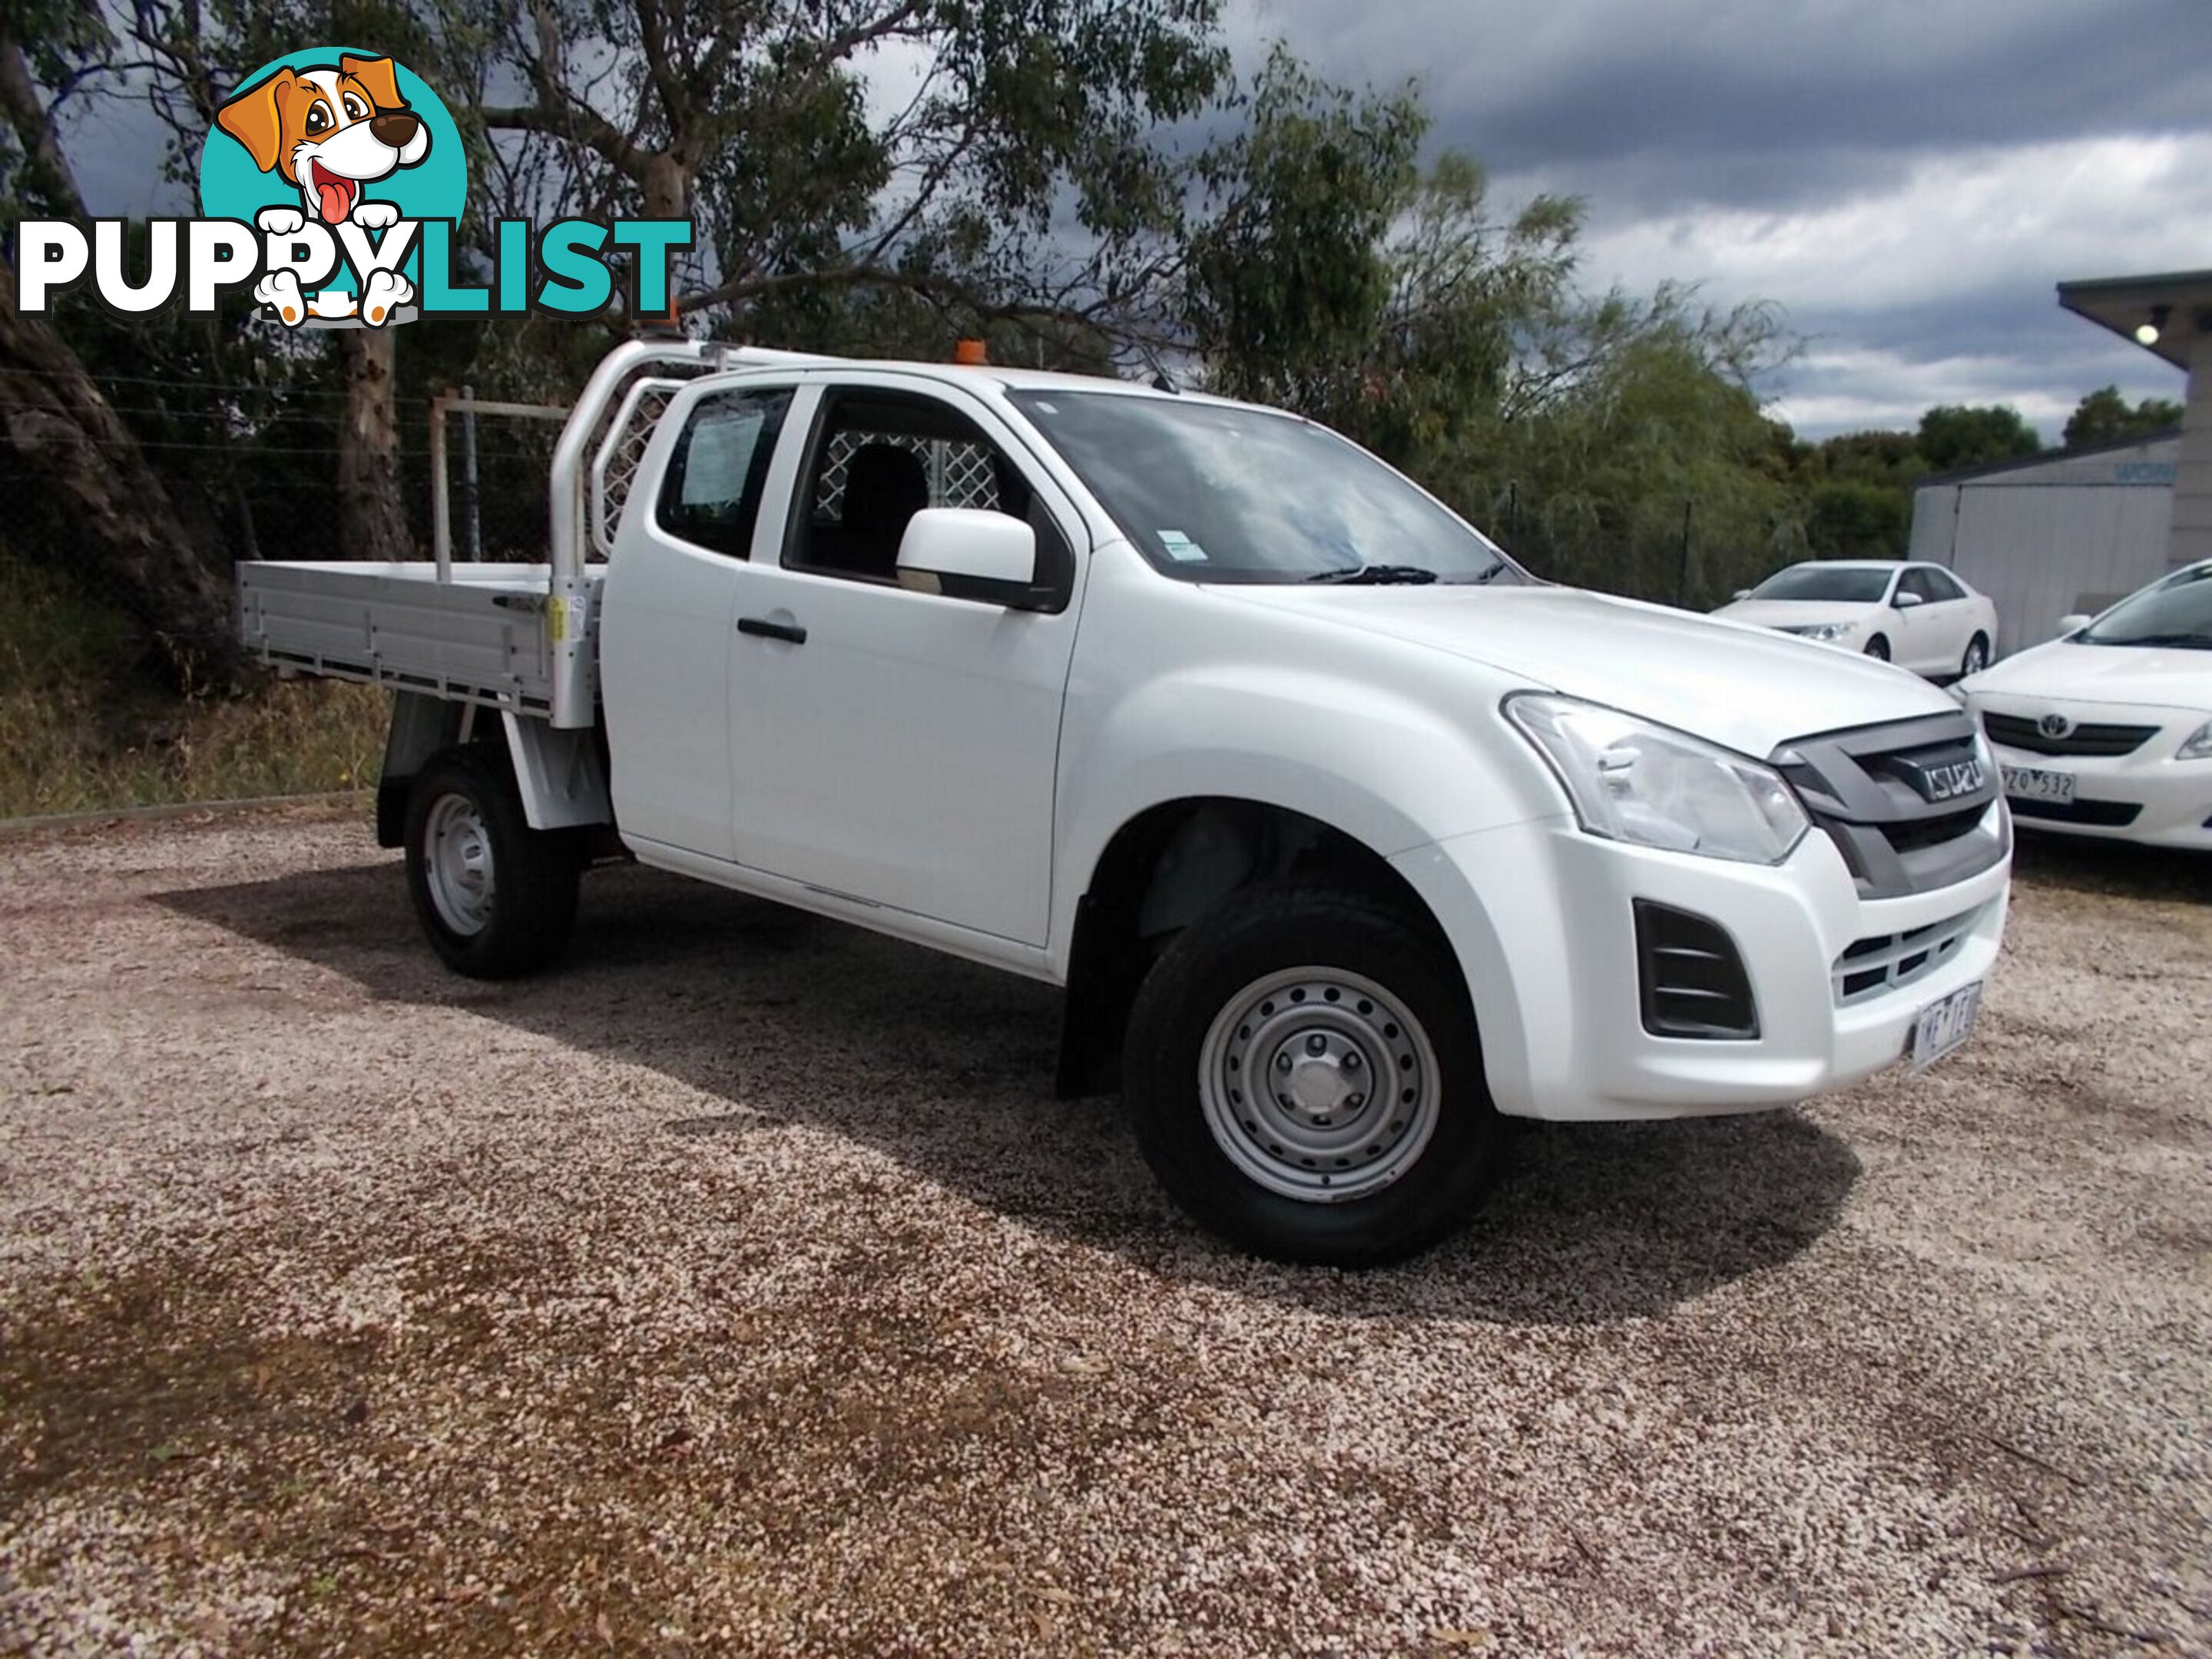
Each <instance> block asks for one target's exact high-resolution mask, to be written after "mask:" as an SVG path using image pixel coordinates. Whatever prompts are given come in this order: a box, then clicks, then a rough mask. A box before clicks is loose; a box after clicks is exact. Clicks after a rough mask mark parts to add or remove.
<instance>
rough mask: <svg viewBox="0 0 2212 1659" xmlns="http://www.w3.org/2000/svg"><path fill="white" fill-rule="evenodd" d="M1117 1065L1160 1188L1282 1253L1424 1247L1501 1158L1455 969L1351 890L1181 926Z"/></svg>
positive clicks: (1395, 917)
mask: <svg viewBox="0 0 2212 1659" xmlns="http://www.w3.org/2000/svg"><path fill="white" fill-rule="evenodd" d="M1123 1075H1124V1077H1125V1078H1126V1079H1127V1085H1126V1086H1125V1089H1124V1096H1125V1098H1126V1100H1127V1105H1128V1108H1129V1110H1130V1115H1131V1118H1132V1120H1133V1125H1134V1127H1135V1130H1136V1135H1137V1142H1138V1145H1139V1147H1140V1148H1141V1149H1142V1151H1143V1152H1144V1154H1145V1158H1146V1162H1147V1163H1149V1164H1151V1165H1152V1170H1153V1173H1154V1174H1155V1175H1156V1176H1158V1178H1159V1180H1160V1182H1161V1184H1162V1185H1163V1186H1164V1187H1165V1188H1167V1190H1168V1192H1169V1194H1170V1196H1172V1197H1173V1198H1174V1199H1175V1200H1176V1202H1177V1203H1178V1204H1179V1205H1181V1206H1182V1208H1183V1210H1184V1211H1185V1212H1187V1213H1188V1214H1189V1216H1190V1217H1191V1218H1192V1219H1194V1220H1195V1221H1196V1222H1198V1223H1199V1225H1201V1226H1203V1227H1206V1229H1208V1230H1209V1231H1213V1232H1216V1233H1218V1234H1220V1235H1221V1236H1223V1237H1225V1238H1228V1239H1230V1240H1231V1241H1232V1242H1233V1243H1237V1244H1240V1245H1242V1246H1243V1247H1244V1248H1246V1249H1251V1250H1254V1251H1256V1252H1257V1253H1259V1254H1261V1255H1267V1256H1272V1257H1273V1258H1275V1259H1276V1260H1278V1261H1298V1262H1313V1263H1320V1264H1324V1265H1328V1266H1332V1267H1373V1266H1378V1265H1381V1264H1383V1263H1385V1262H1389V1261H1399V1260H1401V1259H1403V1258H1404V1257H1407V1256H1409V1255H1414V1254H1415V1253H1417V1252H1419V1251H1420V1250H1423V1249H1426V1248H1428V1247H1429V1246H1430V1245H1431V1244H1433V1243H1436V1242H1437V1240H1438V1239H1440V1238H1442V1237H1443V1236H1444V1235H1445V1234H1447V1233H1449V1232H1450V1231H1453V1230H1454V1229H1455V1228H1456V1227H1458V1226H1459V1225H1461V1224H1462V1222H1463V1221H1465V1220H1466V1218H1467V1217H1468V1214H1469V1213H1470V1212H1472V1211H1473V1210H1474V1206H1475V1205H1476V1203H1477V1202H1478V1201H1479V1200H1480V1197H1481V1194H1482V1192H1483V1189H1484V1188H1485V1186H1486V1184H1487V1182H1488V1181H1489V1179H1490V1177H1491V1176H1492V1174H1493V1173H1494V1171H1495V1169H1496V1166H1497V1164H1498V1159H1499V1157H1500V1152H1501V1146H1500V1141H1501V1135H1500V1126H1499V1122H1498V1116H1497V1114H1496V1112H1495V1110H1494V1109H1493V1108H1492V1104H1491V1101H1490V1094H1489V1090H1488V1088H1487V1086H1486V1084H1485V1081H1484V1078H1483V1071H1482V1057H1481V1051H1480V1045H1479V1043H1478V1042H1477V1040H1476V1035H1475V1027H1474V1012H1473V1010H1472V1009H1471V1008H1470V1007H1469V1006H1468V1000H1467V993H1466V990H1465V987H1464V986H1463V984H1462V981H1461V978H1460V975H1459V972H1458V969H1457V968H1456V966H1455V964H1454V963H1453V962H1452V961H1451V958H1450V956H1449V952H1448V951H1445V950H1444V949H1443V946H1442V945H1441V944H1440V943H1439V942H1438V941H1437V940H1436V939H1434V938H1433V936H1432V935H1431V933H1428V932H1427V931H1426V930H1425V929H1424V928H1422V927H1418V926H1416V925H1414V924H1413V923H1412V922H1411V921H1408V920H1407V918H1406V917H1405V916H1404V915H1402V914H1401V913H1400V912H1399V911H1398V910H1397V909H1395V908H1393V907H1392V906H1391V905H1389V903H1387V902H1383V901H1382V900H1379V899H1376V898H1373V897H1370V896H1367V895H1365V894H1362V893H1358V892H1352V891H1348V890H1340V889H1334V888H1326V887H1316V886H1313V885H1310V884H1302V883H1299V884H1292V883H1285V884H1268V885H1263V886H1260V887H1255V888H1253V889H1250V890H1247V891H1246V892H1244V893H1242V894H1239V895H1237V896H1235V897H1233V898H1231V900H1230V901H1228V902H1227V903H1225V905H1224V906H1223V907H1222V908H1221V909H1220V910H1218V911H1217V912H1216V913H1215V914H1213V915H1210V916H1207V917H1206V918H1204V919H1202V920H1201V921H1198V922H1197V923H1195V924H1194V925H1193V926H1192V927H1189V928H1188V930H1186V931H1185V932H1184V933H1183V934H1182V936H1181V937H1180V938H1179V939H1176V942H1175V943H1174V944H1173V945H1171V946H1170V947H1169V949H1168V951H1167V952H1166V953H1165V954H1164V956H1163V957H1161V958H1160V961H1159V963H1158V965H1157V966H1155V967H1154V969H1152V973H1151V974H1150V975H1148V976H1147V977H1146V981H1145V982H1144V985H1143V986H1142V987H1141V988H1140V989H1139V992H1138V995H1137V1000H1136V1006H1135V1007H1134V1008H1133V1010H1132V1012H1131V1014H1130V1019H1129V1031H1128V1038H1127V1051H1126V1054H1125V1056H1124V1060H1123Z"/></svg>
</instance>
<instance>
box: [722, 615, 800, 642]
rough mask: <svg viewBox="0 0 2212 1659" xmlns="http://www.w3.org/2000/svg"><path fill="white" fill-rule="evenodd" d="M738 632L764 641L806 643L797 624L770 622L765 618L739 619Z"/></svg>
mask: <svg viewBox="0 0 2212 1659" xmlns="http://www.w3.org/2000/svg"><path fill="white" fill-rule="evenodd" d="M738 633H740V634H757V635H759V636H760V637H761V638H762V639H764V640H787V641H790V642H791V643H792V644H793V645H804V644H805V643H806V630H805V629H803V628H801V627H800V626H799V624H798V623H780V622H770V621H769V619H768V618H767V617H738Z"/></svg>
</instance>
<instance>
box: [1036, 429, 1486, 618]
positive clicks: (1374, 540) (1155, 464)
mask: <svg viewBox="0 0 2212 1659" xmlns="http://www.w3.org/2000/svg"><path fill="white" fill-rule="evenodd" d="M1012 398H1013V401H1014V402H1015V403H1016V404H1018V405H1019V406H1020V408H1021V409H1022V410H1023V411H1024V413H1025V414H1026V415H1028V416H1029V417H1030V420H1031V421H1032V422H1035V423H1036V426H1037V428H1038V429H1039V430H1041V431H1042V433H1043V434H1044V435H1045V437H1046V438H1047V439H1048V440H1049V441H1051V443H1052V445H1053V447H1054V448H1056V449H1058V450H1059V451H1060V453H1061V454H1062V455H1063V456H1065V457H1066V459H1067V463H1068V465H1071V466H1073V468H1074V469H1075V471H1076V472H1077V474H1078V475H1079V477H1081V478H1082V479H1083V482H1084V483H1085V484H1087V485H1089V486H1090V489H1091V493H1092V494H1093V495H1097V498H1098V500H1099V502H1100V504H1101V505H1102V506H1103V507H1105V509H1106V510H1107V511H1108V512H1109V513H1112V514H1113V515H1114V520H1115V523H1116V524H1118V525H1119V526H1121V530H1122V532H1123V533H1124V534H1126V535H1127V537H1128V538H1129V539H1130V541H1131V542H1133V543H1134V544H1135V545H1136V547H1137V548H1138V550H1139V551H1140V552H1142V553H1143V555H1144V556H1145V557H1146V558H1147V559H1149V560H1150V561H1151V562H1152V563H1153V564H1154V565H1155V566H1157V567H1158V568H1159V569H1160V570H1162V571H1164V572H1165V573H1166V574H1169V575H1170V576H1175V577H1178V578H1180V579H1182V580H1185V581H1207V582H1295V581H1311V580H1327V579H1330V578H1333V577H1340V576H1349V575H1352V574H1355V573H1360V572H1365V573H1368V574H1374V575H1379V576H1383V577H1385V578H1393V579H1397V580H1437V581H1448V582H1449V581H1458V582H1478V581H1489V580H1493V579H1495V578H1498V577H1501V576H1503V577H1504V578H1505V579H1507V580H1523V578H1522V575H1521V572H1520V570H1519V568H1518V567H1516V566H1515V565H1513V564H1512V563H1510V562H1509V561H1508V560H1507V559H1506V558H1505V556H1504V554H1502V553H1500V552H1499V551H1498V549H1497V548H1496V547H1494V546H1492V544H1491V543H1490V542H1489V541H1488V540H1487V539H1486V538H1484V537H1482V536H1480V535H1479V534H1477V533H1476V532H1474V530H1472V529H1470V528H1468V526H1467V525H1466V524H1464V523H1463V522H1462V521H1461V520H1459V519H1457V518H1455V516H1453V514H1451V513H1449V512H1447V511H1446V510H1445V509H1444V508H1443V507H1440V506H1438V505H1437V503H1436V502H1435V501H1431V500H1430V499H1429V497H1428V496H1426V495H1424V494H1422V493H1421V491H1420V490H1419V489H1415V488H1414V487H1413V485H1412V484H1410V483H1407V481H1406V480H1405V479H1404V478H1401V477H1399V476H1398V474H1396V473H1395V472H1393V471H1391V470H1390V469H1389V467H1387V466H1385V465H1383V463H1382V462H1380V461H1378V460H1376V459H1375V458H1374V457H1373V456H1371V455H1370V454H1368V453H1366V451H1364V450H1363V449H1361V448H1359V447H1358V446H1357V445H1354V444H1352V443H1349V442H1347V441H1345V440H1344V439H1342V438H1340V437H1338V436H1337V435H1335V434H1334V433H1333V432H1330V431H1328V430H1327V429H1326V428H1322V427H1318V426H1316V425H1314V424H1312V423H1311V422H1308V421H1303V420H1300V419H1298V418H1297V416H1290V415H1279V414H1274V413H1272V412H1270V411H1268V410H1256V409H1242V408H1237V407H1234V406H1231V405H1225V404H1206V403H1199V402H1195V401H1186V400H1182V399H1178V398H1168V397H1159V398H1152V397H1141V396H1132V395H1129V394H1127V393H1120V392H1081V391H1077V392H1061V391H1059V390H1053V391H1037V390H1029V391H1021V392H1014V393H1013V394H1012Z"/></svg>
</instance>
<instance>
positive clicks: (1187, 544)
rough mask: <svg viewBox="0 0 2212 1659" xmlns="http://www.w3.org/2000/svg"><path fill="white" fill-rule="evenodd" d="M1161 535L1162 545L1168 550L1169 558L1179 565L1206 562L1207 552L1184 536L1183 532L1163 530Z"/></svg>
mask: <svg viewBox="0 0 2212 1659" xmlns="http://www.w3.org/2000/svg"><path fill="white" fill-rule="evenodd" d="M1159 535H1160V545H1161V546H1162V547H1164V548H1165V549H1167V551H1168V557H1170V558H1171V559H1173V560H1174V561H1175V562H1176V563H1177V564H1204V563H1205V562H1206V550H1205V549H1204V548H1202V547H1200V545H1199V544H1197V543H1196V542H1194V541H1193V540H1191V538H1189V537H1188V536H1186V535H1184V534H1183V533H1182V531H1180V530H1163V531H1161V532H1159Z"/></svg>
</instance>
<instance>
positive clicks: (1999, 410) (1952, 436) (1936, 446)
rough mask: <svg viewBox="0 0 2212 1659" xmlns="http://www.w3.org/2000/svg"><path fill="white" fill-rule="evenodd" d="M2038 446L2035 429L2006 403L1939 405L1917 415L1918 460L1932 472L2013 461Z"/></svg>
mask: <svg viewBox="0 0 2212 1659" xmlns="http://www.w3.org/2000/svg"><path fill="white" fill-rule="evenodd" d="M2042 448H2043V440H2042V439H2041V438H2040V437H2039V436H2038V435H2036V430H2035V428H2033V427H2032V426H2030V425H2029V424H2028V423H2027V422H2026V421H2024V420H2022V419H2021V414H2020V411H2019V410H2016V409H2014V408H2011V407H2009V406H2008V405H2006V404H1989V405H1985V406H1982V407H1972V406H1969V405H1966V404H1938V405H1937V406H1936V408H1934V409H1931V410H1929V411H1928V412H1927V413H1926V414H1925V415H1923V416H1921V417H1920V454H1921V459H1923V460H1924V461H1926V462H1927V464H1928V465H1929V469H1930V470H1932V471H1937V472H1948V471H1951V470H1952V469H1953V468H1954V467H1962V466H1980V465H1983V464H1984V463H1985V462H1989V461H2010V460H2017V459H2021V458H2023V457H2026V456H2029V455H2033V454H2036V453H2039V452H2040V451H2041V449H2042Z"/></svg>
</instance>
